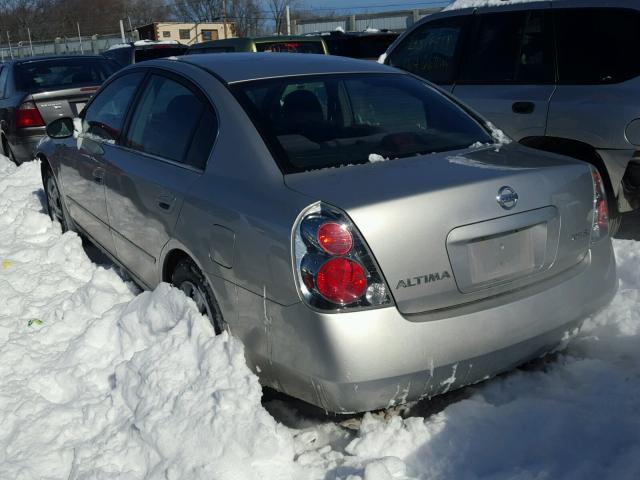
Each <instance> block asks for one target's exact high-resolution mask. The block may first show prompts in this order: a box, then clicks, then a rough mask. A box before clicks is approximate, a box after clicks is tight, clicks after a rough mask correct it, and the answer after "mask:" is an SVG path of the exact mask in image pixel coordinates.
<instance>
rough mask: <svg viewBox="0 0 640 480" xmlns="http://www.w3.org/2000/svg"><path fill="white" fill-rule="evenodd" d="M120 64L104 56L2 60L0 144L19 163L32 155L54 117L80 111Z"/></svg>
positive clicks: (7, 154) (8, 155) (0, 66)
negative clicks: (3, 61) (117, 64)
mask: <svg viewBox="0 0 640 480" xmlns="http://www.w3.org/2000/svg"><path fill="white" fill-rule="evenodd" d="M116 70H117V66H116V65H115V64H114V63H113V62H111V61H110V60H107V59H105V58H103V57H100V56H89V55H85V56H53V57H34V58H27V59H22V60H14V61H10V62H7V63H4V64H0V146H1V147H2V150H1V151H2V153H3V154H4V155H6V156H7V157H9V158H11V160H13V161H14V162H16V163H18V164H19V163H22V162H24V161H26V160H31V159H32V158H33V153H34V149H35V147H36V145H37V143H38V142H39V141H40V139H41V138H42V137H43V136H44V135H45V126H46V124H48V123H50V122H51V121H53V120H55V119H57V118H61V117H69V116H71V115H74V116H75V115H78V114H79V113H80V111H81V110H82V108H83V107H84V105H85V104H86V103H87V101H88V100H89V98H90V97H91V95H92V94H93V93H94V92H95V91H96V90H97V89H98V87H99V86H100V85H101V84H102V82H104V81H105V80H106V79H107V78H108V77H109V76H110V75H111V74H112V73H113V72H115V71H116Z"/></svg>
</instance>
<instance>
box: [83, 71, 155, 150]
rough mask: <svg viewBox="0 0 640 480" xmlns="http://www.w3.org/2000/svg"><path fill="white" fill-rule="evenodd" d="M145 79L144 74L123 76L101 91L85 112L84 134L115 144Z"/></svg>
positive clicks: (137, 73)
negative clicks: (135, 95)
mask: <svg viewBox="0 0 640 480" xmlns="http://www.w3.org/2000/svg"><path fill="white" fill-rule="evenodd" d="M143 78H144V73H143V72H136V73H130V74H128V75H123V76H122V77H119V78H117V79H115V80H114V81H113V82H111V83H110V84H109V85H107V86H106V87H105V88H104V89H103V90H102V91H100V92H99V93H98V94H97V95H96V97H95V98H94V99H93V101H92V102H91V103H90V104H89V105H88V106H87V108H86V110H85V113H84V116H83V128H82V130H83V132H84V133H85V134H88V135H87V136H89V137H90V138H91V137H94V138H95V139H98V140H104V141H106V142H115V141H116V140H117V139H118V138H119V137H120V132H121V131H122V125H123V123H124V119H125V117H126V114H127V110H128V109H129V104H130V103H131V100H132V99H133V95H134V94H135V92H136V89H137V88H138V85H140V82H141V81H142V79H143Z"/></svg>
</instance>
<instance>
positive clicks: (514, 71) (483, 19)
mask: <svg viewBox="0 0 640 480" xmlns="http://www.w3.org/2000/svg"><path fill="white" fill-rule="evenodd" d="M638 45H640V2H629V1H628V0H607V1H602V0H558V1H552V2H529V3H520V4H514V5H504V6H498V7H482V8H466V9H461V10H450V11H443V12H441V13H438V14H435V15H431V16H428V17H426V18H424V19H423V20H422V21H421V22H419V23H417V24H416V25H415V26H414V27H413V28H411V29H409V30H408V31H407V32H406V33H405V34H403V35H402V36H401V37H400V38H399V39H398V40H397V41H396V42H394V43H393V44H392V45H391V46H390V47H389V49H388V51H387V53H386V54H385V55H383V57H381V60H382V61H383V62H384V63H387V64H389V65H392V66H395V67H398V68H402V69H404V70H408V71H409V72H412V73H414V74H416V75H418V76H420V77H423V78H425V79H427V80H430V81H431V82H433V83H436V84H438V85H439V86H440V87H441V88H443V89H445V90H447V91H449V92H450V93H453V95H455V96H456V97H458V98H459V99H461V100H462V101H463V102H465V103H466V104H467V105H469V106H470V107H472V108H473V109H475V110H477V111H478V112H479V113H481V114H482V115H483V116H484V117H486V118H488V119H489V120H491V121H492V122H493V123H495V124H496V125H497V126H498V127H499V128H501V129H502V130H504V131H505V132H506V133H507V134H508V135H509V136H511V137H512V138H514V139H515V140H517V141H519V142H520V143H522V144H524V145H527V146H530V147H534V148H538V149H541V150H546V151H550V152H555V153H560V154H564V155H569V156H572V157H574V158H578V159H580V160H584V161H586V162H588V163H590V164H592V165H594V166H596V167H597V168H598V170H599V171H600V173H601V174H602V176H603V177H604V179H605V183H606V188H607V194H608V197H609V204H610V210H611V211H610V214H611V217H612V219H611V220H612V230H616V229H617V227H618V226H619V221H620V218H619V213H621V212H627V211H631V210H638V209H640V152H639V148H638V146H639V145H640V95H639V93H640V55H639V51H638Z"/></svg>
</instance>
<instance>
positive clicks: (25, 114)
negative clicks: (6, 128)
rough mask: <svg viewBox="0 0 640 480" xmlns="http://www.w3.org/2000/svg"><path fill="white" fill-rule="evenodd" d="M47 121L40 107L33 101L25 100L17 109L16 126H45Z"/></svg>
mask: <svg viewBox="0 0 640 480" xmlns="http://www.w3.org/2000/svg"><path fill="white" fill-rule="evenodd" d="M44 126H45V123H44V120H43V119H42V115H40V112H39V111H38V107H36V104H35V103H33V102H24V103H23V104H22V105H20V106H19V107H18V108H17V109H16V127H17V128H27V127H44Z"/></svg>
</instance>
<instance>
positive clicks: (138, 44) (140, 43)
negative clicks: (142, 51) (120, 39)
mask: <svg viewBox="0 0 640 480" xmlns="http://www.w3.org/2000/svg"><path fill="white" fill-rule="evenodd" d="M131 45H132V44H131V43H116V44H115V45H111V46H110V47H109V48H108V49H107V50H115V49H117V48H125V47H130V46H131ZM146 45H180V42H178V41H176V40H157V41H156V40H137V41H135V42H133V46H135V47H144V46H146Z"/></svg>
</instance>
